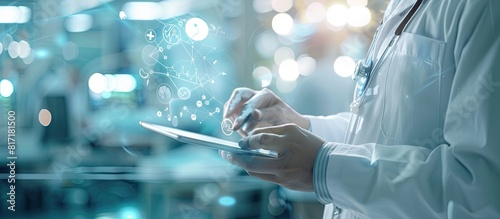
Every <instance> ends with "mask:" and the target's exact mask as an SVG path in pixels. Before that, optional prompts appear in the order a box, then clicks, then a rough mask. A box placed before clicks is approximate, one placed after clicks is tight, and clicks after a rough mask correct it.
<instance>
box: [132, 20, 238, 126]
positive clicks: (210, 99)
mask: <svg viewBox="0 0 500 219" xmlns="http://www.w3.org/2000/svg"><path fill="white" fill-rule="evenodd" d="M158 22H160V24H161V34H157V32H158V33H160V32H159V30H158V29H157V30H156V31H155V30H154V29H148V30H146V31H145V32H144V38H145V40H146V42H147V45H146V46H144V48H143V49H142V60H143V62H144V64H145V65H144V66H143V68H141V69H139V75H140V77H142V78H143V79H145V80H146V85H147V86H148V87H150V86H154V89H155V91H156V98H157V100H158V103H159V104H161V105H163V107H162V109H161V110H159V111H158V112H157V114H156V116H158V117H161V118H167V119H168V121H170V122H171V123H172V125H173V126H174V127H176V126H178V125H179V123H180V121H181V119H182V118H186V119H188V120H190V121H194V122H198V123H200V124H201V123H202V122H203V121H205V120H207V119H209V118H213V119H216V120H218V119H217V117H216V114H220V113H221V108H222V106H223V102H221V101H219V100H218V99H217V98H216V97H215V96H216V90H217V89H220V87H221V86H220V85H218V83H219V82H220V80H221V79H222V78H224V77H226V76H227V73H226V72H225V71H224V70H223V69H224V66H223V65H221V64H220V63H221V62H220V60H219V58H220V53H221V52H222V51H219V50H218V49H217V46H214V45H213V44H212V43H210V40H209V39H208V37H209V35H210V34H214V35H216V36H225V35H227V32H225V31H223V28H221V27H220V26H217V25H214V24H210V25H209V24H207V22H206V21H205V20H203V19H201V18H197V17H194V18H173V19H171V20H169V21H168V22H163V21H158ZM158 81H160V82H158ZM179 102H180V103H181V104H180V106H179ZM174 103H175V104H174ZM176 104H177V105H176ZM174 105H175V106H174ZM175 107H177V108H178V109H174V108H175ZM219 122H220V121H219ZM230 122H231V121H230ZM220 123H221V124H222V125H221V127H226V128H222V129H223V133H224V134H226V135H230V134H232V131H231V133H229V130H230V129H231V128H229V129H228V128H227V127H228V126H227V125H228V124H227V123H228V122H227V121H225V122H220ZM230 125H231V127H232V124H230ZM228 133H229V134H228Z"/></svg>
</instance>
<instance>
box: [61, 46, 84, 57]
mask: <svg viewBox="0 0 500 219" xmlns="http://www.w3.org/2000/svg"><path fill="white" fill-rule="evenodd" d="M79 52H80V50H79V48H78V45H77V44H76V43H73V42H66V43H64V45H63V46H62V47H61V55H62V57H63V59H64V60H66V61H73V60H75V59H76V58H77V57H78V54H79Z"/></svg>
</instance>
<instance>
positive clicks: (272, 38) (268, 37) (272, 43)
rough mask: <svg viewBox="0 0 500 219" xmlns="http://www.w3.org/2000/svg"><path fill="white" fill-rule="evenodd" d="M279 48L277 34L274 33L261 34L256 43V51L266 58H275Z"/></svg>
mask: <svg viewBox="0 0 500 219" xmlns="http://www.w3.org/2000/svg"><path fill="white" fill-rule="evenodd" d="M278 47H279V42H278V39H277V38H276V34H274V33H273V32H272V31H267V32H264V33H262V34H260V35H259V36H258V37H257V39H256V41H255V49H256V50H257V53H259V55H260V56H262V57H264V58H271V57H273V55H274V53H275V51H276V49H278Z"/></svg>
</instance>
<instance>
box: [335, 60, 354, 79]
mask: <svg viewBox="0 0 500 219" xmlns="http://www.w3.org/2000/svg"><path fill="white" fill-rule="evenodd" d="M355 68H356V62H354V59H352V58H351V57H349V56H340V57H338V58H337V59H336V60H335V63H334V64H333V69H334V71H335V73H337V75H339V76H340V77H344V78H347V77H350V76H351V75H352V74H353V73H354V69H355Z"/></svg>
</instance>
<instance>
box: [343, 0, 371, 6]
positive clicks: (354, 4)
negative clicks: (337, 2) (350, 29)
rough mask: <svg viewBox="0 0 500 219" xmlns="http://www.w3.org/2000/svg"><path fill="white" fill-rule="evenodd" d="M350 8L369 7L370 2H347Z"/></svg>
mask: <svg viewBox="0 0 500 219" xmlns="http://www.w3.org/2000/svg"><path fill="white" fill-rule="evenodd" d="M347 4H349V6H359V7H366V6H367V5H368V0H347Z"/></svg>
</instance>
